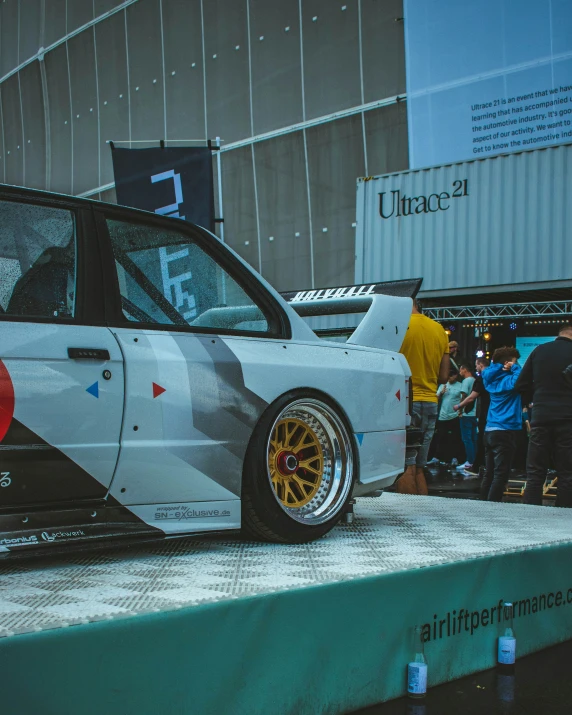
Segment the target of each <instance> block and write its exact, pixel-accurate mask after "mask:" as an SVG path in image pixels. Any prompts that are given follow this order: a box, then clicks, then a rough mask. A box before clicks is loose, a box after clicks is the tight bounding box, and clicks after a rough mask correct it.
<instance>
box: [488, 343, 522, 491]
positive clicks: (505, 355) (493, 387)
mask: <svg viewBox="0 0 572 715" xmlns="http://www.w3.org/2000/svg"><path fill="white" fill-rule="evenodd" d="M519 357H520V353H519V352H518V350H517V349H516V348H508V347H504V348H498V349H497V350H495V352H494V353H493V361H492V364H491V365H490V366H489V367H488V368H487V369H486V370H485V371H484V372H483V382H484V385H485V388H486V390H487V392H488V393H489V395H490V398H491V404H490V407H489V414H488V417H487V426H486V428H485V463H486V474H485V476H484V478H483V481H482V483H481V499H484V500H486V501H502V497H503V494H504V490H505V487H506V483H507V482H508V479H509V477H510V470H511V467H512V462H513V459H514V456H515V453H516V449H517V446H518V439H519V437H520V432H521V429H522V401H521V398H520V393H519V392H517V391H516V390H515V389H514V387H515V385H516V381H517V380H518V376H519V375H520V370H521V367H520V365H519V364H518V363H517V360H518V358H519Z"/></svg>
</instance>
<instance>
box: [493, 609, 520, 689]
mask: <svg viewBox="0 0 572 715" xmlns="http://www.w3.org/2000/svg"><path fill="white" fill-rule="evenodd" d="M512 619H513V607H512V603H505V604H504V605H503V621H504V628H503V633H502V635H500V636H499V641H498V653H497V662H498V670H499V672H500V673H502V674H503V675H512V674H513V673H514V663H515V660H516V638H515V637H514V630H513V625H512Z"/></svg>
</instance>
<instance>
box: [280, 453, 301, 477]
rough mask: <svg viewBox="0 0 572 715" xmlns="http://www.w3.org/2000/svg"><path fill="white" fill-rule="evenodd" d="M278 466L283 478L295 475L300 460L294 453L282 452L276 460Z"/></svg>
mask: <svg viewBox="0 0 572 715" xmlns="http://www.w3.org/2000/svg"><path fill="white" fill-rule="evenodd" d="M276 466H277V467H278V471H279V472H280V474H282V475H283V476H288V475H290V474H294V472H295V471H296V470H297V469H298V458H297V457H296V455H295V454H294V453H293V452H280V454H279V455H278V459H277V460H276Z"/></svg>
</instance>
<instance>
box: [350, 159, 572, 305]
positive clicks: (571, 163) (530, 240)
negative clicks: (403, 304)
mask: <svg viewBox="0 0 572 715" xmlns="http://www.w3.org/2000/svg"><path fill="white" fill-rule="evenodd" d="M455 181H456V182H458V183H457V184H454V182H455ZM465 181H466V182H467V183H466V186H467V191H466V192H465V189H464V187H465V184H464V183H463V182H465ZM459 187H460V191H459ZM392 191H393V192H395V191H399V192H400V193H399V197H400V198H401V199H403V198H404V197H408V198H411V197H415V198H416V200H415V201H414V202H413V203H412V205H411V206H412V208H413V210H416V209H420V207H422V206H423V202H422V200H421V198H420V197H423V196H424V197H429V196H430V195H433V198H432V199H431V209H432V210H431V211H427V212H425V211H422V210H420V212H419V213H412V214H411V215H407V216H403V215H401V216H397V211H396V210H395V211H394V214H393V215H392V216H390V217H389V218H385V219H383V218H382V217H381V215H380V195H381V194H382V193H384V202H385V203H384V208H383V211H384V214H385V215H386V216H389V215H390V213H391V210H392V209H394V208H395V206H394V205H393V204H392V203H391V199H392V198H393V196H392V194H391V192H392ZM455 191H457V192H459V193H460V194H461V195H460V196H459V197H458V198H449V199H446V198H444V197H443V198H442V200H441V207H442V210H439V208H438V207H439V202H438V199H437V198H435V196H436V195H441V194H442V192H447V193H448V194H449V195H452V193H454V192H455ZM465 193H466V194H468V195H465ZM394 196H395V197H397V194H395V195H394ZM571 197H572V145H563V146H559V147H553V148H547V149H539V150H536V151H530V152H523V153H520V154H509V155H504V156H498V157H495V158H490V159H485V160H479V161H473V162H464V163H460V164H452V165H449V166H443V167H438V168H433V169H425V170H420V171H411V172H404V173H400V174H392V175H387V176H381V177H376V178H375V179H373V180H370V181H360V182H359V185H358V207H357V212H358V224H359V225H358V231H357V233H356V253H357V255H358V259H357V262H356V275H355V280H356V283H373V282H375V281H385V280H398V279H400V278H411V277H414V276H415V277H416V276H423V278H424V282H423V291H424V292H427V291H454V290H455V289H464V290H465V291H466V290H467V289H469V290H470V289H472V288H479V292H483V291H486V290H490V291H499V290H505V289H507V288H509V287H510V286H516V285H518V284H528V286H527V287H528V288H529V289H533V288H534V287H537V286H538V284H545V283H546V284H551V285H552V284H553V286H554V287H557V286H566V285H572V240H571V239H572V229H571V226H572V201H571ZM446 207H447V208H446ZM405 210H406V211H407V210H410V207H409V204H407V203H405ZM402 211H403V204H401V212H402Z"/></svg>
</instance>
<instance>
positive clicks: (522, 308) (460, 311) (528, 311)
mask: <svg viewBox="0 0 572 715" xmlns="http://www.w3.org/2000/svg"><path fill="white" fill-rule="evenodd" d="M423 313H424V314H425V315H426V316H427V317H429V318H432V319H433V320H437V321H449V320H450V321H455V320H483V321H486V320H493V319H499V318H538V317H554V316H556V317H558V316H562V317H564V316H570V315H572V300H563V301H548V302H546V303H501V304H499V305H461V306H449V305H448V306H443V307H436V308H424V309H423Z"/></svg>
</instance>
